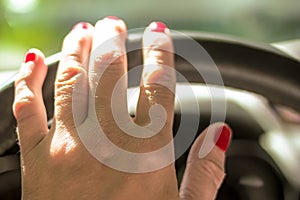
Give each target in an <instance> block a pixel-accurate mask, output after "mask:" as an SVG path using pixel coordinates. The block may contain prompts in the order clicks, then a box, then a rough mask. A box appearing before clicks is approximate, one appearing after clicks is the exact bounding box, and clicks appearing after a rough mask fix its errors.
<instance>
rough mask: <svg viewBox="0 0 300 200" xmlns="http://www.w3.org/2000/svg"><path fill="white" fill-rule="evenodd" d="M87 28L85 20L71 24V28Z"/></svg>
mask: <svg viewBox="0 0 300 200" xmlns="http://www.w3.org/2000/svg"><path fill="white" fill-rule="evenodd" d="M88 28H89V23H87V22H80V23H78V24H76V25H74V26H73V29H88Z"/></svg>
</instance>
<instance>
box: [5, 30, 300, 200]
mask: <svg viewBox="0 0 300 200" xmlns="http://www.w3.org/2000/svg"><path fill="white" fill-rule="evenodd" d="M186 34H187V35H188V36H190V37H192V38H193V39H194V40H195V41H197V42H198V43H199V44H200V45H201V46H202V47H203V48H204V49H205V50H206V51H207V52H208V53H209V55H210V56H211V57H212V59H213V61H214V62H215V64H216V65H217V67H218V69H219V71H220V73H221V75H222V79H223V81H224V85H225V86H228V87H234V88H238V89H242V90H247V91H251V92H254V93H257V94H261V95H263V96H264V97H266V98H267V99H268V100H269V101H270V102H271V103H272V104H279V105H286V106H288V107H291V108H293V109H295V110H297V111H299V112H300V104H299V103H298V102H300V79H299V78H298V77H297V72H298V70H299V69H300V62H299V61H298V60H297V59H296V58H293V57H291V56H289V55H287V54H285V53H284V52H281V51H279V50H277V49H276V48H274V47H272V46H271V45H261V44H255V43H253V42H245V41H244V40H240V39H236V38H232V37H226V36H221V35H215V34H208V33H186ZM141 38H142V37H141V34H137V35H135V36H134V37H130V36H129V39H128V43H127V46H128V45H133V46H135V47H136V48H135V49H138V50H136V51H134V52H130V53H129V54H128V61H129V63H128V68H129V69H131V68H133V67H135V66H140V65H142V52H141V44H142V43H141ZM173 38H174V46H175V48H176V46H180V45H182V44H183V43H184V42H185V38H183V37H180V36H178V35H174V37H173ZM58 61H59V56H54V57H52V58H48V59H47V62H48V63H47V64H48V65H49V70H48V74H47V77H46V80H45V83H44V86H43V97H44V102H45V106H46V109H47V117H48V119H49V120H50V119H51V118H52V116H53V110H54V107H53V105H54V99H53V96H54V85H53V80H54V79H55V75H56V69H57V64H58ZM175 66H176V70H178V71H179V72H180V73H181V74H182V75H184V76H185V77H186V79H187V80H188V81H189V82H191V83H204V81H203V79H202V77H201V76H197V74H198V73H195V69H194V68H193V67H192V66H191V64H190V63H188V62H187V61H185V60H184V59H182V58H181V57H179V56H177V55H175ZM241 72H242V73H241ZM129 86H133V83H131V82H130V80H129ZM287 88H288V89H287ZM13 94H14V88H13V79H12V80H10V81H9V82H8V83H7V84H6V85H5V86H4V87H2V88H0V98H1V99H2V100H3V102H2V103H3V105H5V106H4V110H3V112H2V113H1V115H0V121H1V122H3V123H2V124H3V125H2V126H1V127H0V141H6V143H5V144H4V143H1V145H0V155H5V154H6V155H7V154H8V153H7V152H9V151H8V150H9V149H11V148H12V147H13V146H16V141H15V138H16V137H15V127H16V121H15V119H14V117H13V114H12V110H11V107H12V102H13ZM14 148H16V147H14ZM10 156H11V155H10ZM0 158H1V157H0ZM18 158H19V157H18V156H15V157H13V158H11V159H12V160H13V161H12V162H10V163H12V164H11V165H10V166H9V167H7V168H8V169H10V170H9V172H10V173H12V172H14V173H12V174H13V175H12V176H13V178H12V179H15V180H16V179H18V180H19V177H20V173H19V162H18ZM0 173H1V169H0ZM274 173H276V172H274ZM0 175H1V174H0ZM6 175H7V174H6ZM0 179H1V176H0ZM14 184H15V185H14V187H19V186H20V181H19V182H15V183H14ZM231 198H232V197H231ZM268 198H270V197H268ZM275 198H276V197H274V199H275ZM219 199H221V197H219ZM249 199H250V198H249Z"/></svg>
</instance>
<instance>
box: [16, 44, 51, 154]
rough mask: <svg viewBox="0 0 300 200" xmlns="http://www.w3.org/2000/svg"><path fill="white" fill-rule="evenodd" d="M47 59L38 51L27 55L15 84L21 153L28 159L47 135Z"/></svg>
mask: <svg viewBox="0 0 300 200" xmlns="http://www.w3.org/2000/svg"><path fill="white" fill-rule="evenodd" d="M44 59H45V58H44V55H43V53H42V52H40V51H39V50H37V49H31V50H29V51H28V52H27V54H26V58H25V62H24V63H23V64H22V66H21V69H20V72H19V74H18V76H17V78H16V80H15V99H14V104H13V111H14V116H15V118H16V120H17V124H18V136H19V141H20V146H21V151H22V153H23V154H24V155H25V154H26V152H29V151H30V150H31V149H33V148H34V147H35V146H36V145H37V144H38V143H39V142H40V141H41V140H42V139H43V138H44V136H45V135H46V134H47V132H48V126H47V114H46V109H45V105H44V102H43V96H42V86H43V82H44V80H45V77H46V74H47V69H48V68H47V66H46V64H45V62H44V61H45V60H44Z"/></svg>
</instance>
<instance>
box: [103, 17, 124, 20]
mask: <svg viewBox="0 0 300 200" xmlns="http://www.w3.org/2000/svg"><path fill="white" fill-rule="evenodd" d="M105 18H106V19H112V20H120V18H118V17H116V16H107V17H105Z"/></svg>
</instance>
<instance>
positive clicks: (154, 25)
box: [149, 22, 167, 33]
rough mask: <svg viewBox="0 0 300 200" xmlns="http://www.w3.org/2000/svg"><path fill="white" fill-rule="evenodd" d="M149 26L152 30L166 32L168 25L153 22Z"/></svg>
mask: <svg viewBox="0 0 300 200" xmlns="http://www.w3.org/2000/svg"><path fill="white" fill-rule="evenodd" d="M149 27H150V29H151V31H152V32H160V33H164V32H165V30H166V28H167V26H166V25H165V24H164V23H162V22H152V23H151V24H150V26H149Z"/></svg>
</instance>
